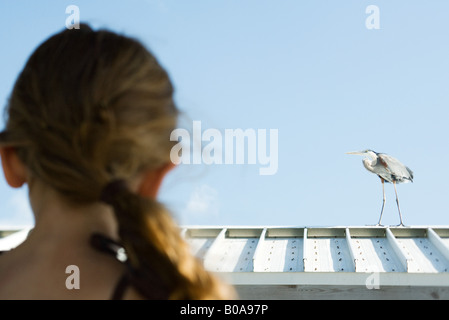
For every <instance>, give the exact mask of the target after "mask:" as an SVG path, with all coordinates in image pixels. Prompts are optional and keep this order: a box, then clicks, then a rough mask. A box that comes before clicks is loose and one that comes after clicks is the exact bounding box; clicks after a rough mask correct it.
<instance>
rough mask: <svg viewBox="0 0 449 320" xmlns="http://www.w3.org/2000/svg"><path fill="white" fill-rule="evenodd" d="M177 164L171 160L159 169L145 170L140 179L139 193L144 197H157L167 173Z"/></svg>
mask: <svg viewBox="0 0 449 320" xmlns="http://www.w3.org/2000/svg"><path fill="white" fill-rule="evenodd" d="M175 166H176V165H175V164H173V163H171V162H169V163H167V164H165V165H163V166H162V167H160V168H159V169H156V170H151V171H147V172H145V174H144V175H143V178H142V180H141V181H140V184H139V187H138V189H137V193H138V194H139V195H141V196H143V197H147V198H153V199H156V197H157V193H158V191H159V188H160V186H161V184H162V181H163V180H164V177H165V175H166V174H167V173H168V172H169V171H170V170H172V169H173V168H174V167H175Z"/></svg>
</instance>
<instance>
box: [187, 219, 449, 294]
mask: <svg viewBox="0 0 449 320" xmlns="http://www.w3.org/2000/svg"><path fill="white" fill-rule="evenodd" d="M183 232H184V236H185V238H186V239H187V241H188V242H189V244H190V245H191V247H192V251H193V253H194V254H195V255H196V256H197V257H199V258H200V259H202V261H203V262H204V265H205V267H206V268H207V269H208V270H210V271H213V272H218V273H222V274H224V275H226V276H227V278H228V279H230V281H231V282H232V283H234V284H242V285H248V284H250V285H256V284H290V285H294V284H298V285H299V284H303V285H304V284H309V285H310V284H313V285H341V284H346V285H365V284H366V281H367V274H368V275H369V274H371V273H377V274H378V275H379V277H380V279H381V280H380V281H381V282H382V284H383V285H402V286H406V285H414V286H449V227H442V226H437V227H427V226H424V227H312V228H305V227H187V228H185V229H184V230H183Z"/></svg>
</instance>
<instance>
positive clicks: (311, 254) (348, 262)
mask: <svg viewBox="0 0 449 320" xmlns="http://www.w3.org/2000/svg"><path fill="white" fill-rule="evenodd" d="M304 259H306V260H305V261H306V263H305V271H311V272H353V271H354V263H353V261H352V259H351V255H350V253H349V249H348V244H347V243H346V239H345V238H327V237H320V238H307V240H306V256H305V257H304Z"/></svg>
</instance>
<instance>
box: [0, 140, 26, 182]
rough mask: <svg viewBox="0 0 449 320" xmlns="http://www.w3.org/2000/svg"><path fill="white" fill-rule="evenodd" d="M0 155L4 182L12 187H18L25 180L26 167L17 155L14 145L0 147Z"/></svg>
mask: <svg viewBox="0 0 449 320" xmlns="http://www.w3.org/2000/svg"><path fill="white" fill-rule="evenodd" d="M0 157H1V158H2V167H3V173H4V174H5V179H6V182H7V183H8V184H9V185H10V186H11V187H12V188H20V187H21V186H23V185H24V183H25V182H27V169H26V167H25V165H24V164H23V163H22V161H21V160H20V159H19V157H18V156H17V152H16V149H15V148H14V147H0Z"/></svg>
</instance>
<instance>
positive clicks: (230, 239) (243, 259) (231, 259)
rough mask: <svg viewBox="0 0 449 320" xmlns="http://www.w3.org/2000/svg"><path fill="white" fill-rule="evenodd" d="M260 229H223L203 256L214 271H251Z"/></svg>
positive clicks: (208, 267)
mask: <svg viewBox="0 0 449 320" xmlns="http://www.w3.org/2000/svg"><path fill="white" fill-rule="evenodd" d="M259 235H260V230H254V229H247V230H244V229H223V230H222V231H221V232H220V234H219V235H218V236H217V238H216V239H215V240H214V243H213V244H212V245H211V247H210V249H209V251H208V252H207V254H206V255H205V257H204V264H205V266H206V268H207V269H209V270H211V271H214V272H251V271H253V256H254V253H255V251H256V248H257V245H258V243H259Z"/></svg>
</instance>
